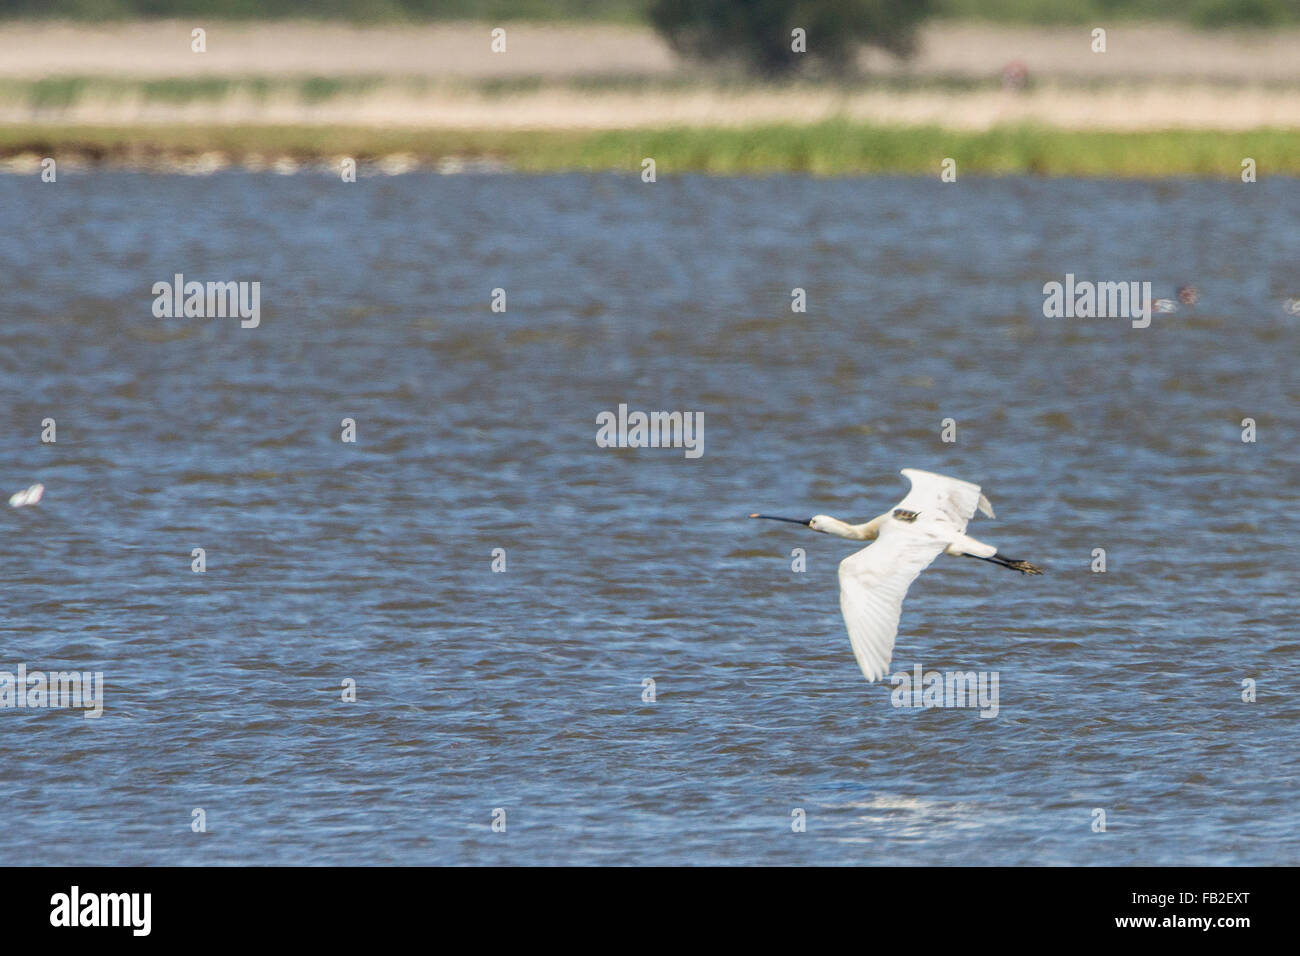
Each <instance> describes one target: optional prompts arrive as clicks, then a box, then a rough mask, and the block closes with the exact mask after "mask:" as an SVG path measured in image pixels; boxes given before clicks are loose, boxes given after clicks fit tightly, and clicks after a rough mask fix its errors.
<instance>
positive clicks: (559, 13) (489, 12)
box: [0, 0, 1300, 28]
mask: <svg viewBox="0 0 1300 956" xmlns="http://www.w3.org/2000/svg"><path fill="white" fill-rule="evenodd" d="M767 5H768V4H766V3H765V2H764V0H725V2H724V0H717V2H705V3H701V4H695V5H694V6H703V7H710V8H720V7H727V8H732V9H736V10H742V11H743V10H745V9H746V8H751V9H757V8H760V7H764V6H767ZM784 6H785V7H787V8H790V9H798V8H804V9H805V10H812V9H813V8H828V7H829V8H838V11H839V12H838V14H836V13H834V12H833V13H832V14H830V15H841V16H845V17H858V16H860V14H861V10H862V9H863V8H872V7H879V8H890V9H889V11H888V12H889V13H890V14H891V15H894V16H900V17H905V16H907V14H908V9H909V8H912V7H915V6H927V4H917V3H913V2H909V0H875V2H861V3H854V2H841V0H829V2H809V0H805V2H803V3H800V2H798V0H794V2H790V3H786V4H784ZM650 7H651V0H0V18H45V19H76V20H99V19H105V20H107V19H118V20H125V19H143V18H162V17H182V16H183V17H199V16H201V17H206V18H209V19H229V20H255V19H288V18H305V19H342V20H351V21H355V22H363V23H368V22H393V21H402V20H413V21H428V20H467V19H478V20H499V21H506V20H588V21H590V20H596V21H606V22H613V23H640V24H645V23H648V22H649V17H650ZM928 7H929V12H930V13H931V14H932V15H934V16H940V17H947V18H954V19H966V20H991V21H995V22H1001V23H1023V24H1064V23H1095V24H1097V25H1101V26H1105V25H1106V24H1107V23H1115V22H1132V21H1135V20H1165V21H1172V22H1180V23H1188V24H1192V25H1195V26H1202V27H1209V28H1213V27H1224V26H1243V27H1247V26H1248V27H1258V26H1271V25H1282V24H1295V23H1300V0H930V2H929V4H928Z"/></svg>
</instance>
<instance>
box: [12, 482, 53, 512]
mask: <svg viewBox="0 0 1300 956" xmlns="http://www.w3.org/2000/svg"><path fill="white" fill-rule="evenodd" d="M44 494H45V486H44V485H42V484H35V485H32V486H31V487H30V488H24V489H23V490H22V491H15V492H14V493H13V494H12V495H10V496H9V506H10V507H11V508H25V507H27V506H28V505H34V504H37V503H39V502H40V500H41V496H42V495H44Z"/></svg>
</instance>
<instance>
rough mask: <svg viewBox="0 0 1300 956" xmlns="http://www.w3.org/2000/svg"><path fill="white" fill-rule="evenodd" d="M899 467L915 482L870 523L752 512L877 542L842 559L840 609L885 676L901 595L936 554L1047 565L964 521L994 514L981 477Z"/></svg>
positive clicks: (856, 642) (1022, 566) (871, 666)
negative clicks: (1011, 552)
mask: <svg viewBox="0 0 1300 956" xmlns="http://www.w3.org/2000/svg"><path fill="white" fill-rule="evenodd" d="M902 474H903V476H904V477H906V478H907V480H908V481H910V482H911V483H912V490H911V491H909V492H908V493H907V496H906V497H905V498H904V499H903V500H902V501H900V502H899V503H898V505H897V507H895V508H893V509H891V510H889V511H886V512H885V513H884V514H882V515H880V516H879V517H876V518H872V519H871V520H870V521H868V522H867V523H866V524H846V523H845V522H843V521H840V520H839V519H837V518H832V517H830V516H829V515H813V517H811V518H808V519H807V520H806V521H800V520H798V519H797V518H778V517H776V516H774V515H759V514H753V515H750V517H751V518H767V519H768V520H771V521H789V522H791V523H792V524H801V525H806V526H807V527H809V528H812V529H813V530H814V531H821V532H824V533H826V534H833V535H838V536H839V537H841V538H848V539H850V540H852V541H873V542H875V543H874V544H871V545H868V546H867V547H865V548H863V549H862V550H861V551H858V552H856V553H854V554H851V555H849V556H848V557H847V558H845V559H844V560H843V561H841V562H840V610H841V611H843V612H844V623H845V624H846V625H847V626H848V629H849V641H850V642H851V643H852V644H853V656H854V657H856V658H857V659H858V666H859V667H861V668H862V673H863V674H864V675H866V678H867V680H869V681H877V680H880V678H882V677H884V676H885V672H886V671H887V670H888V669H889V661H890V658H891V657H892V656H893V653H894V637H895V636H896V635H897V634H898V618H899V616H900V615H901V614H902V613H903V598H904V597H905V596H906V595H907V589H908V587H909V586H911V584H912V582H913V581H915V580H916V578H917V576H918V575H920V573H921V572H922V571H924V570H925V569H926V568H927V567H929V565H930V562H931V561H933V560H934V559H935V558H937V557H938V556H939V555H941V554H952V555H964V556H965V557H968V558H979V559H980V560H981V561H991V562H992V563H994V564H1000V565H1001V566H1002V567H1004V568H1011V569H1012V570H1015V571H1020V572H1022V573H1024V574H1042V573H1043V572H1042V570H1041V569H1039V568H1036V567H1034V566H1033V565H1032V564H1030V563H1029V562H1028V561H1017V560H1016V559H1014V558H1008V557H1005V556H1004V555H1002V554H999V553H998V549H997V548H995V547H993V545H991V544H984V543H983V542H982V541H976V540H975V539H974V538H972V537H969V536H968V535H967V534H966V522H968V521H970V519H971V518H973V517H975V510H976V509H977V508H978V509H979V511H980V512H981V513H982V514H985V515H987V516H988V517H990V518H992V517H993V506H992V505H991V504H989V500H988V499H987V498H985V497H984V495H983V494H981V493H980V487H979V485H972V484H971V483H970V482H969V481H959V480H958V479H956V478H949V477H947V476H946V475H936V474H934V473H933V472H929V471H918V470H917V469H915V468H904V469H903V471H902Z"/></svg>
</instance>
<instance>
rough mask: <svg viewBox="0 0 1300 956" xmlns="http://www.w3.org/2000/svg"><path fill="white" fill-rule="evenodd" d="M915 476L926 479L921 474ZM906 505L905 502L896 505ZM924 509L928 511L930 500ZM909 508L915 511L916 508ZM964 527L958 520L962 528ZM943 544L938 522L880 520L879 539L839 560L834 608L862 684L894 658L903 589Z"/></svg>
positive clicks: (878, 675) (881, 672)
mask: <svg viewBox="0 0 1300 956" xmlns="http://www.w3.org/2000/svg"><path fill="white" fill-rule="evenodd" d="M909 470H910V469H909ZM915 474H918V475H928V473H927V472H923V471H922V472H916V473H915ZM931 477H934V478H940V477H941V476H939V475H933V476H931ZM942 480H944V481H951V480H952V479H950V478H949V479H942ZM916 481H917V479H915V478H913V479H912V482H913V490H912V494H911V495H909V496H908V497H909V498H910V497H913V496H914V495H915V494H916V487H917V484H916ZM956 484H965V482H956ZM970 487H972V488H974V487H975V486H974V485H971V486H970ZM975 494H976V496H977V497H978V495H979V489H978V488H975ZM927 501H929V499H927ZM906 504H907V501H906V500H905V501H904V502H903V504H902V505H900V506H899V507H904V506H905V505H906ZM927 507H928V508H931V509H933V507H934V504H933V502H932V501H931V502H930V503H929V504H928V505H927ZM909 510H914V511H919V510H920V508H919V507H914V508H912V509H909ZM965 524H966V522H965V521H962V526H963V527H964V526H965ZM936 525H939V527H936ZM949 540H950V539H949V538H948V537H947V536H946V535H945V534H944V533H943V529H942V522H938V521H935V522H927V521H917V522H915V523H908V522H906V521H895V520H891V521H886V522H885V523H884V525H883V526H882V527H881V529H880V537H878V538H877V539H876V541H875V542H874V543H873V544H870V545H868V546H867V547H865V548H863V549H862V550H861V551H859V552H857V553H856V554H851V555H849V556H848V557H847V558H845V559H844V560H843V561H841V562H840V610H841V611H842V612H843V613H844V623H845V625H846V626H847V627H848V629H849V641H850V642H851V643H852V644H853V656H854V657H856V658H857V659H858V666H859V667H861V668H862V673H863V674H864V675H865V676H866V678H867V680H869V681H877V680H880V678H882V677H883V676H885V672H886V671H887V670H888V669H889V661H890V659H891V658H892V657H893V655H894V638H895V636H897V634H898V619H899V617H900V616H901V615H902V613H903V598H904V597H906V596H907V589H908V587H910V586H911V584H912V582H913V581H915V580H916V578H917V576H918V575H919V574H920V573H921V572H922V571H924V570H925V569H926V568H927V567H929V565H930V562H931V561H933V560H934V559H935V558H937V557H938V556H939V555H940V554H942V553H943V549H944V548H945V547H947V545H948V541H949Z"/></svg>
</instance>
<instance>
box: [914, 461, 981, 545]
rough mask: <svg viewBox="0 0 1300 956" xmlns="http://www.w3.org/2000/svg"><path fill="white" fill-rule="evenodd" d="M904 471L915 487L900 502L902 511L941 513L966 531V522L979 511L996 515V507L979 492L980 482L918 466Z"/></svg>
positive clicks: (927, 514)
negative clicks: (962, 479)
mask: <svg viewBox="0 0 1300 956" xmlns="http://www.w3.org/2000/svg"><path fill="white" fill-rule="evenodd" d="M901 474H902V475H903V477H904V478H906V479H907V480H908V481H910V482H911V483H912V490H911V491H909V492H908V493H907V497H905V498H904V499H903V500H902V501H900V502H899V503H898V508H899V510H902V511H914V512H917V513H919V514H922V515H925V516H926V517H933V516H934V513H935V512H938V513H939V514H941V515H943V516H944V517H945V518H947V519H948V521H949V522H951V523H952V524H953V525H955V526H956V528H957V530H958V531H965V530H966V522H968V521H970V519H971V518H973V517H975V512H976V510H978V511H979V512H980V513H981V514H984V515H986V516H987V517H990V518H992V517H993V506H992V505H991V504H989V500H988V499H987V498H985V497H984V496H983V495H982V494H980V486H979V485H972V484H971V483H970V482H969V481H961V480H960V479H958V478H949V477H948V476H947V475H936V474H935V473H934V472H932V471H919V470H918V469H916V468H904V469H903V470H902V472H901Z"/></svg>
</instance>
